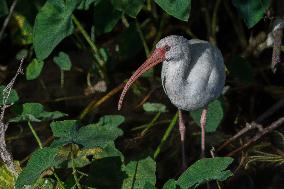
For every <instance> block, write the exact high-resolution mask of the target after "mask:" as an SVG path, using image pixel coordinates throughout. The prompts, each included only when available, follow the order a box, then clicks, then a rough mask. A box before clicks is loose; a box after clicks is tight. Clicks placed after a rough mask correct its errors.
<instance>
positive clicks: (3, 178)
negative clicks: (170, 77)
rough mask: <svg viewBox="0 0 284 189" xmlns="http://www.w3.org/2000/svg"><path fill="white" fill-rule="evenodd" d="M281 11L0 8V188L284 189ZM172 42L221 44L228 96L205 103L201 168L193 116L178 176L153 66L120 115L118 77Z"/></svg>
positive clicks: (171, 115)
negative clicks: (164, 39) (159, 46)
mask: <svg viewBox="0 0 284 189" xmlns="http://www.w3.org/2000/svg"><path fill="white" fill-rule="evenodd" d="M281 5H283V3H281V2H280V1H279V2H278V1H276V0H275V1H269V0H247V1H242V0H214V1H206V0H200V1H196V0H176V1H172V0H154V1H151V0H0V28H1V30H0V48H1V53H0V82H1V86H0V92H1V93H0V106H1V116H0V143H1V144H0V155H1V156H0V157H1V158H2V160H3V163H1V164H0V188H1V189H2V188H3V189H12V188H14V187H15V188H16V189H21V188H24V186H32V187H35V188H36V187H38V188H65V189H68V188H70V189H71V188H79V189H81V188H97V189H108V188H109V189H116V188H117V189H120V188H121V189H133V188H135V189H155V188H162V189H194V188H197V187H200V188H202V187H204V188H205V187H207V188H239V189H242V188H246V189H248V188H258V189H260V188H282V187H284V183H283V179H282V178H283V176H284V174H283V173H284V171H283V164H284V155H283V154H284V134H283V132H284V130H283V129H281V128H280V127H279V126H281V125H283V123H284V117H283V106H284V103H283V96H284V95H283V94H284V92H283V81H284V80H283V74H284V72H283V71H284V69H283V61H281V56H280V52H281V51H282V52H283V51H284V48H283V46H281V35H282V33H281V32H282V28H284V21H283V16H284V11H283V7H284V5H283V7H282V6H281ZM281 19H282V20H281ZM279 20H280V21H279ZM279 23H280V24H279ZM277 24H278V25H277ZM281 24H282V25H281ZM275 26H277V27H279V28H280V29H279V28H276V29H275ZM281 27H282V28H281ZM171 34H176V35H183V36H184V37H186V38H199V39H202V40H208V41H209V42H210V43H212V44H213V45H215V46H218V48H220V49H221V51H222V54H223V56H224V61H225V65H226V74H227V76H226V77H227V79H226V85H225V88H224V90H223V93H222V96H221V97H220V98H219V99H217V100H215V101H213V102H211V103H210V104H209V105H208V109H209V110H208V118H207V126H206V146H207V149H206V158H200V147H199V146H200V128H199V119H200V115H201V110H197V111H193V112H189V113H187V116H186V117H185V118H186V120H187V133H186V135H187V136H188V137H189V138H188V139H187V140H186V148H187V152H188V153H187V154H186V157H187V163H188V165H189V166H188V168H187V169H186V170H182V169H181V152H180V151H181V149H180V141H179V135H178V129H177V127H176V125H177V122H178V113H176V109H175V107H174V106H173V105H171V104H170V102H169V100H168V99H167V97H166V95H164V93H163V89H162V87H161V84H160V83H161V81H160V77H159V74H158V73H159V72H160V71H159V70H160V68H158V69H157V70H150V71H148V72H147V73H145V74H144V75H143V78H142V79H140V81H139V82H136V83H135V84H134V86H133V87H132V88H131V92H130V94H128V98H127V100H126V101H127V102H126V103H125V106H124V108H123V110H122V111H120V112H119V111H117V110H116V109H117V101H118V94H119V92H120V91H121V89H122V88H123V86H124V81H125V79H126V78H128V76H129V75H131V73H132V71H133V70H134V68H136V67H138V65H140V64H141V63H142V62H143V60H144V59H145V58H146V57H147V56H149V54H150V53H151V51H152V49H153V48H154V47H155V44H156V43H157V42H158V41H159V40H160V39H161V38H162V37H164V36H167V35H171ZM279 36H280V39H279ZM277 37H278V38H277ZM277 45H278V46H277ZM272 47H273V51H272ZM272 54H273V55H272ZM272 57H273V58H272ZM271 61H272V62H271ZM279 61H280V62H279ZM20 62H22V63H23V65H20V66H19V63H20ZM281 62H282V63H281ZM22 66H23V68H24V77H23V76H22V75H21V73H22V70H21V68H22ZM18 68H19V69H18ZM17 69H18V71H17ZM16 73H17V74H16ZM15 74H16V76H15ZM18 74H19V75H18ZM13 76H15V77H14V78H13ZM12 78H13V79H12ZM15 80H16V82H15ZM9 82H10V83H9ZM14 82H15V83H14ZM8 83H9V84H8ZM281 110H282V112H281ZM8 123H9V125H7V124H8ZM7 128H8V129H7ZM248 131H250V132H248ZM267 134H268V135H267ZM266 136H268V137H266ZM6 151H7V152H8V151H9V152H11V154H12V155H11V154H9V153H7V154H6V153H4V152H6ZM9 155H11V157H10V156H9ZM12 157H13V158H12ZM13 159H14V161H13ZM9 161H12V164H9ZM255 165H257V166H255ZM256 170H257V171H256ZM267 176H269V177H270V178H269V181H267V180H266V179H264V180H263V179H262V180H261V178H263V177H264V178H266V177H267ZM205 183H207V184H205ZM206 185H207V186H206Z"/></svg>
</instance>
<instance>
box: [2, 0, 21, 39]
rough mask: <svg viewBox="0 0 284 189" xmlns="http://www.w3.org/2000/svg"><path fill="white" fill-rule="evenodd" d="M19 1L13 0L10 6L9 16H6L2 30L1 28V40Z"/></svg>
mask: <svg viewBox="0 0 284 189" xmlns="http://www.w3.org/2000/svg"><path fill="white" fill-rule="evenodd" d="M17 2H18V0H14V1H13V3H12V5H11V7H10V10H9V14H8V16H7V17H6V19H5V20H4V23H3V26H2V28H1V30H0V41H1V40H2V37H3V33H4V31H5V29H6V27H7V26H8V23H9V21H10V19H11V16H12V14H13V12H14V9H15V7H16V5H17Z"/></svg>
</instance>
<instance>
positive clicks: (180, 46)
mask: <svg viewBox="0 0 284 189" xmlns="http://www.w3.org/2000/svg"><path fill="white" fill-rule="evenodd" d="M188 48H189V47H188V40H187V39H186V38H184V37H182V36H177V35H171V36H168V37H165V38H163V39H161V40H160V41H159V42H158V43H157V45H156V48H155V50H154V51H153V52H152V54H151V55H150V56H149V58H148V59H147V60H146V61H145V62H144V63H143V64H142V65H141V66H140V67H139V68H138V69H137V70H136V71H135V72H134V74H133V75H132V76H131V77H130V79H129V80H128V82H127V83H126V84H125V86H124V88H123V91H122V93H121V95H120V99H119V102H118V110H120V109H121V106H122V102H123V98H124V96H125V94H126V92H127V90H128V89H129V88H130V86H131V85H132V84H133V83H134V82H135V81H136V80H137V79H138V78H139V77H140V76H141V75H142V74H143V73H145V72H146V71H148V70H149V69H151V68H152V67H154V66H155V65H157V64H159V63H161V62H164V61H165V62H169V63H170V62H175V61H177V60H179V59H180V57H182V55H183V54H185V53H187V52H185V51H188V50H189V49H188Z"/></svg>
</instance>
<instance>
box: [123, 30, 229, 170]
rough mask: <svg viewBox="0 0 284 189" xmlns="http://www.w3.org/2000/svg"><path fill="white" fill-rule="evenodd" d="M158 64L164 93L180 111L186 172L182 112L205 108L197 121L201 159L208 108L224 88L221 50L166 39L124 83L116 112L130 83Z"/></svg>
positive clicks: (195, 42) (177, 38) (178, 38)
mask: <svg viewBox="0 0 284 189" xmlns="http://www.w3.org/2000/svg"><path fill="white" fill-rule="evenodd" d="M160 62H163V67H162V74H161V77H162V78H161V79H162V85H163V88H164V91H165V93H166V94H167V96H168V97H169V99H170V101H171V102H172V103H173V104H174V105H175V106H176V107H177V108H178V109H179V131H180V138H181V144H182V166H183V168H185V167H186V163H185V150H184V140H185V126H184V121H183V118H182V110H186V111H192V110H196V109H200V108H204V109H203V111H202V115H201V118H200V125H201V154H202V156H203V154H204V150H205V124H206V114H207V105H208V103H209V102H210V101H212V100H214V99H216V98H218V97H219V96H220V94H221V92H222V90H223V88H224V84H225V68H224V61H223V57H222V54H221V52H220V50H219V49H218V48H217V47H215V46H213V45H211V44H210V43H208V42H207V41H202V40H198V39H192V40H187V39H186V38H184V37H182V36H177V35H171V36H168V37H165V38H163V39H161V40H160V41H159V42H158V43H157V45H156V49H155V50H154V52H153V53H152V54H151V55H150V57H149V58H148V59H147V60H146V61H145V63H144V64H142V65H141V66H140V67H139V68H138V69H137V70H136V71H135V73H134V74H133V75H132V76H131V77H130V79H129V80H128V82H127V83H126V85H125V87H124V89H123V91H122V93H121V96H120V99H119V102H118V110H120V109H121V106H122V102H123V98H124V96H125V94H126V92H127V90H128V89H129V87H130V86H131V85H132V84H133V82H134V81H135V80H136V79H138V77H139V76H141V75H142V74H143V73H144V72H146V71H147V70H149V69H150V68H152V67H154V66H155V65H157V64H158V63H160Z"/></svg>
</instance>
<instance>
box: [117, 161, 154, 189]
mask: <svg viewBox="0 0 284 189" xmlns="http://www.w3.org/2000/svg"><path fill="white" fill-rule="evenodd" d="M123 171H125V172H126V174H127V178H126V179H124V181H123V185H122V188H123V189H132V188H135V189H143V188H144V185H145V184H146V182H148V183H149V184H152V185H155V184H156V175H155V172H156V162H155V161H154V160H153V159H152V158H150V157H147V158H146V159H142V160H139V161H130V162H129V163H128V164H127V165H126V166H125V167H124V168H123Z"/></svg>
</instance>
